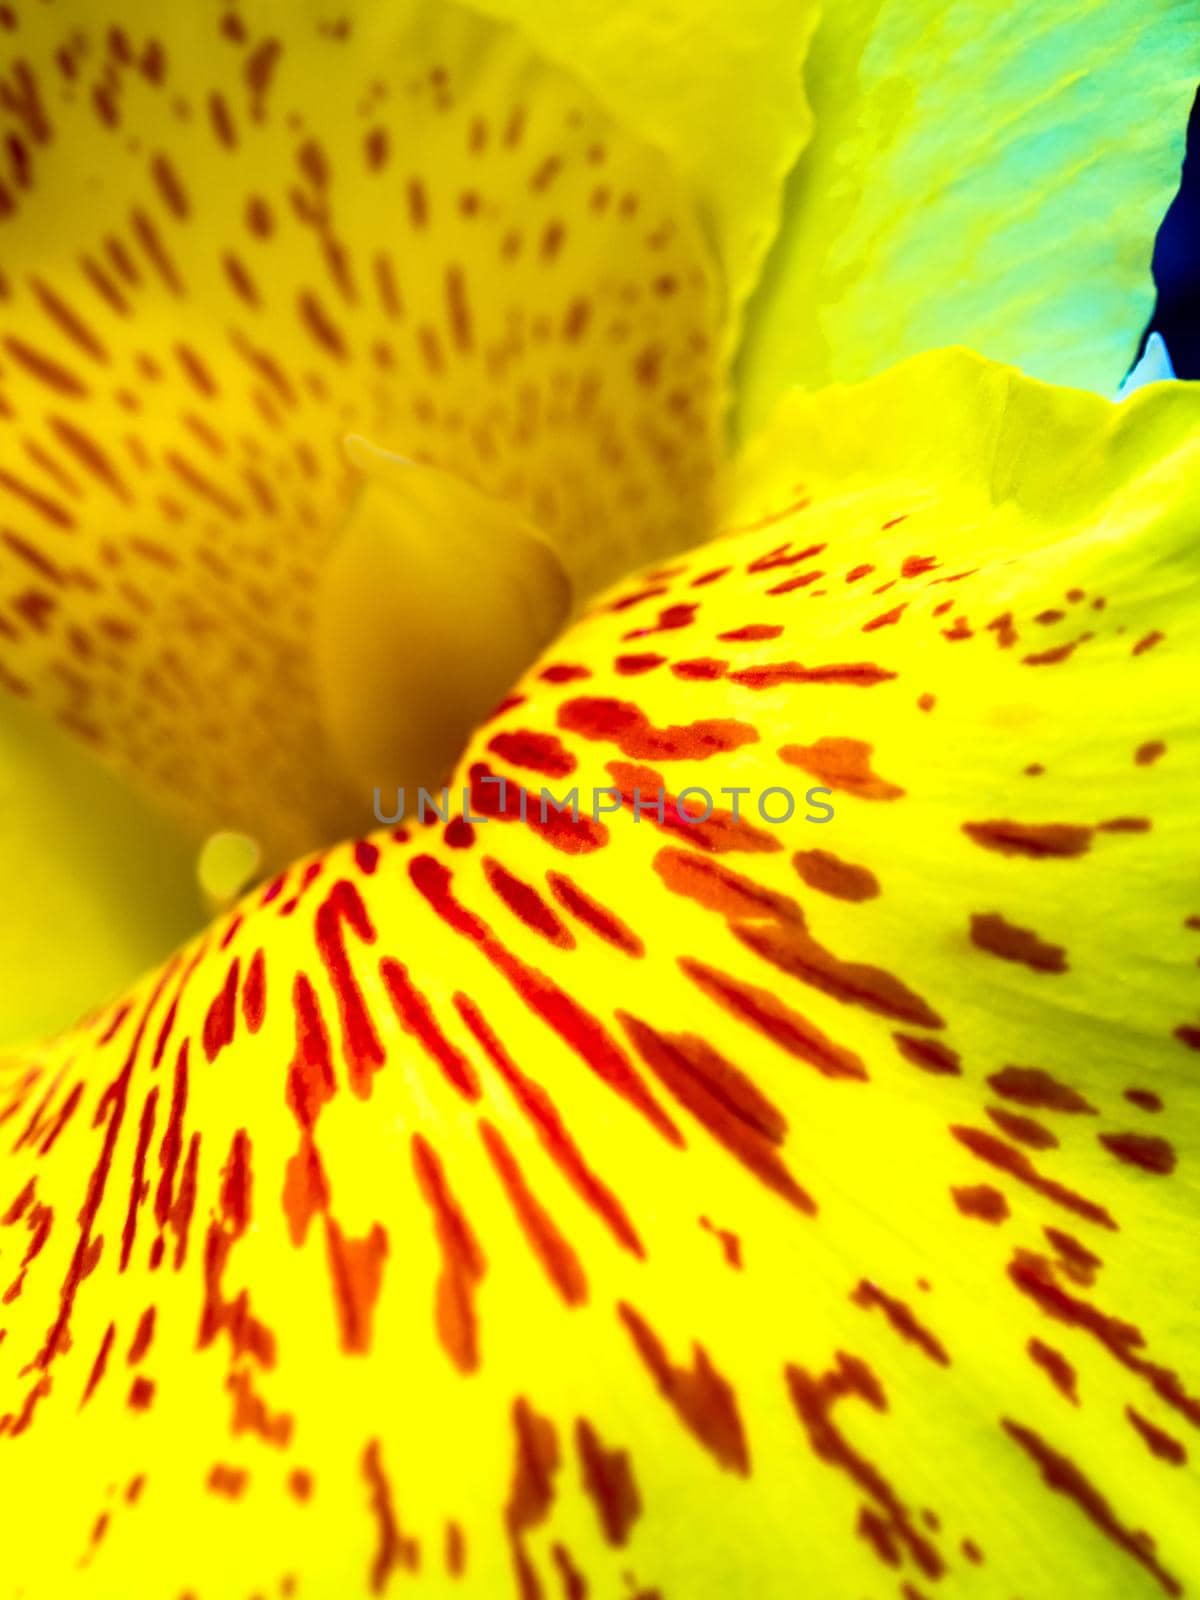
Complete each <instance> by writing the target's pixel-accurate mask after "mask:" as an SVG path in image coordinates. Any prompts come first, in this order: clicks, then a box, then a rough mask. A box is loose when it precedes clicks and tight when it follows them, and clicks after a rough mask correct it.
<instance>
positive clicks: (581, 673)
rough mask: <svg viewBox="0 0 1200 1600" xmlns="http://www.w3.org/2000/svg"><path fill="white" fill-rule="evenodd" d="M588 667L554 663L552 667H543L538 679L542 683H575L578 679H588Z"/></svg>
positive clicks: (562, 662) (589, 675) (561, 662)
mask: <svg viewBox="0 0 1200 1600" xmlns="http://www.w3.org/2000/svg"><path fill="white" fill-rule="evenodd" d="M591 675H592V671H591V668H590V667H581V666H572V665H571V664H570V663H568V662H565V661H560V662H555V663H554V664H553V665H552V666H549V667H543V668H542V670H541V672H539V673H538V677H539V678H541V679H542V681H543V682H544V683H575V682H577V681H578V680H579V679H580V678H590V677H591Z"/></svg>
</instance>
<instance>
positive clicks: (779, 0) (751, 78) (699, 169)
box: [476, 0, 818, 337]
mask: <svg viewBox="0 0 1200 1600" xmlns="http://www.w3.org/2000/svg"><path fill="white" fill-rule="evenodd" d="M476 3H477V4H478V5H479V8H480V9H481V10H484V11H487V12H488V13H490V14H491V15H492V16H497V17H506V18H510V19H512V20H514V21H516V22H519V23H520V25H521V27H522V28H523V29H524V30H525V32H526V33H527V34H528V36H529V38H530V39H532V40H533V42H534V43H535V44H536V45H537V46H538V47H539V48H540V49H542V50H544V51H545V52H546V54H547V55H548V56H550V57H551V58H553V59H554V60H557V61H560V62H562V63H563V65H565V66H568V67H569V68H570V69H571V70H572V71H573V72H575V73H577V74H578V75H579V76H580V77H581V78H582V80H583V81H584V82H585V83H586V84H587V85H588V86H589V87H590V88H591V89H592V90H593V91H594V92H595V94H596V95H597V97H598V98H599V99H600V100H601V101H602V102H603V103H604V104H605V105H607V106H608V107H609V108H610V109H611V110H612V112H613V113H614V114H615V115H616V117H617V118H618V120H619V121H620V122H621V123H622V124H623V125H625V126H626V127H630V128H636V129H637V130H638V131H639V132H641V133H643V134H644V135H645V136H646V137H647V138H648V139H649V140H650V141H651V142H652V143H654V144H656V145H658V146H659V147H660V148H662V149H664V150H666V151H667V152H668V154H669V155H670V156H671V158H672V160H673V161H674V162H675V163H676V165H677V166H678V169H679V170H680V172H682V173H683V174H684V176H685V177H686V179H687V181H688V184H689V186H690V187H691V189H692V192H693V193H694V194H695V195H696V196H697V198H698V200H699V202H700V204H701V206H702V207H703V211H704V215H705V218H706V221H707V223H708V225H709V228H710V230H711V232H712V235H713V238H714V240H715V241H716V244H717V248H718V252H719V255H720V258H721V262H722V264H723V266H724V269H725V280H726V285H727V289H728V294H729V300H730V311H731V319H730V326H729V330H728V331H729V335H730V337H732V335H733V334H734V332H735V331H736V324H737V316H738V313H739V312H740V310H741V307H742V305H743V303H744V301H745V299H746V297H747V295H748V294H749V293H750V292H751V290H752V289H753V287H754V285H755V283H756V281H757V279H758V274H759V271H760V269H761V266H762V262H763V258H764V256H765V255H766V252H767V248H768V246H769V245H770V244H771V241H772V239H773V238H774V236H775V231H776V228H777V226H778V219H779V210H780V202H781V199H782V191H783V185H784V180H785V178H786V176H787V174H788V173H789V172H790V170H791V168H792V166H793V164H794V162H795V160H796V157H797V155H798V154H799V153H800V151H801V150H802V149H803V148H804V145H805V144H806V142H807V140H808V138H809V134H810V131H811V127H812V116H811V114H810V112H809V109H808V104H807V101H806V99H805V95H804V87H803V77H802V63H803V61H804V57H805V53H806V51H807V49H808V43H809V39H810V36H811V35H812V31H813V28H814V26H815V25H816V21H817V16H818V8H817V6H816V4H815V3H814V0H739V3H738V4H737V5H730V4H728V0H657V3H656V4H654V5H646V4H644V3H642V0H611V3H605V4H596V3H595V0H558V3H556V4H553V5H548V4H546V0H476Z"/></svg>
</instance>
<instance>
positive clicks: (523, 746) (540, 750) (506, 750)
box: [488, 728, 576, 778]
mask: <svg viewBox="0 0 1200 1600" xmlns="http://www.w3.org/2000/svg"><path fill="white" fill-rule="evenodd" d="M488 749H489V750H491V751H492V752H493V753H494V754H495V755H498V756H502V757H503V758H504V760H505V761H508V762H510V763H511V764H512V765H513V766H514V767H527V768H529V769H530V770H531V771H533V772H542V773H545V774H546V775H547V776H548V777H551V778H565V777H567V776H568V774H569V773H572V772H574V771H575V765H576V763H575V757H574V756H573V755H572V754H571V752H570V751H569V750H568V749H567V748H566V746H565V745H564V744H563V742H562V740H561V739H558V738H556V737H555V735H554V734H552V733H536V732H534V731H532V730H531V729H528V728H506V729H505V730H504V732H503V733H498V734H496V735H495V737H494V738H492V739H491V740H490V741H489V743H488Z"/></svg>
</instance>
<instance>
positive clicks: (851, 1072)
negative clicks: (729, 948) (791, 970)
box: [679, 956, 867, 1082]
mask: <svg viewBox="0 0 1200 1600" xmlns="http://www.w3.org/2000/svg"><path fill="white" fill-rule="evenodd" d="M679 968H680V971H681V972H682V973H683V975H684V976H685V977H686V978H690V979H691V981H692V982H693V983H694V984H696V986H697V987H698V988H700V989H702V990H703V991H704V993H705V994H707V995H708V996H710V998H712V999H713V1000H715V1001H716V1002H717V1003H718V1005H721V1006H723V1007H724V1008H725V1009H726V1010H727V1011H730V1012H732V1013H733V1015H734V1016H736V1017H740V1018H741V1020H742V1021H743V1022H746V1023H749V1025H750V1026H751V1027H752V1028H756V1029H757V1030H758V1031H759V1033H761V1034H763V1035H764V1037H766V1038H768V1039H770V1040H771V1041H772V1042H773V1043H775V1044H777V1045H779V1046H780V1047H781V1048H782V1049H784V1050H786V1051H787V1052H788V1054H789V1055H792V1056H795V1057H796V1058H797V1059H798V1060H800V1061H804V1062H807V1063H808V1065H809V1066H810V1067H815V1068H816V1070H817V1071H818V1072H819V1073H820V1074H821V1076H822V1077H825V1078H853V1079H857V1080H859V1081H860V1082H862V1081H865V1079H866V1077H867V1069H866V1067H865V1066H864V1065H863V1063H862V1060H861V1058H860V1057H858V1056H856V1055H855V1054H854V1052H853V1051H852V1050H847V1049H846V1048H845V1047H844V1046H843V1045H840V1044H837V1043H836V1042H835V1041H834V1040H832V1039H830V1038H829V1037H828V1036H827V1035H826V1034H824V1033H822V1032H821V1030H820V1029H819V1028H818V1027H816V1025H815V1024H814V1023H811V1022H809V1021H808V1019H807V1018H806V1017H802V1016H801V1015H800V1013H799V1012H798V1011H793V1010H792V1009H791V1008H790V1007H789V1006H786V1005H785V1004H784V1003H783V1001H782V1000H779V999H777V998H776V996H775V995H774V994H773V993H772V992H771V991H770V990H769V989H760V988H757V987H756V986H755V985H753V984H749V983H742V982H740V981H739V980H738V979H736V978H733V977H731V976H730V975H729V974H728V973H725V972H721V971H719V970H718V969H717V968H715V967H708V966H705V965H704V964H703V962H700V961H693V960H692V959H691V958H690V957H688V956H681V957H680V958H679Z"/></svg>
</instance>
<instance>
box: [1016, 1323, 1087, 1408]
mask: <svg viewBox="0 0 1200 1600" xmlns="http://www.w3.org/2000/svg"><path fill="white" fill-rule="evenodd" d="M1025 1350H1026V1353H1027V1354H1028V1356H1029V1359H1030V1360H1031V1361H1032V1362H1033V1364H1034V1366H1036V1367H1040V1368H1041V1369H1042V1371H1043V1372H1044V1373H1045V1374H1046V1376H1047V1377H1048V1378H1049V1379H1050V1382H1051V1383H1052V1384H1053V1385H1054V1387H1055V1388H1056V1389H1057V1390H1058V1392H1059V1394H1061V1395H1062V1396H1063V1397H1064V1398H1065V1399H1067V1400H1069V1401H1070V1402H1071V1404H1072V1405H1073V1406H1077V1405H1078V1404H1079V1395H1078V1394H1077V1393H1076V1384H1077V1382H1078V1377H1077V1374H1076V1372H1075V1368H1074V1367H1073V1366H1072V1365H1071V1363H1070V1362H1069V1361H1068V1360H1067V1358H1066V1356H1064V1355H1063V1354H1062V1352H1061V1351H1059V1350H1055V1349H1054V1347H1053V1345H1048V1344H1043V1343H1042V1341H1041V1340H1040V1339H1030V1340H1029V1342H1028V1344H1026V1346H1025Z"/></svg>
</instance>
